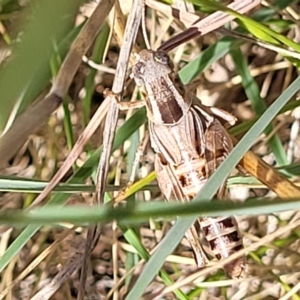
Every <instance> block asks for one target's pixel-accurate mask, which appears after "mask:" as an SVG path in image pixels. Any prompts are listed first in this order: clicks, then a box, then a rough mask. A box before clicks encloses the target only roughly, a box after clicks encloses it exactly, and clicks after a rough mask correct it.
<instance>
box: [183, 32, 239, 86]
mask: <svg viewBox="0 0 300 300" xmlns="http://www.w3.org/2000/svg"><path fill="white" fill-rule="evenodd" d="M241 43H242V42H241V41H237V40H236V39H234V38H230V37H223V38H221V39H220V40H218V41H217V42H216V43H215V44H214V45H212V46H210V47H208V48H207V49H205V50H204V51H203V52H202V53H201V54H200V55H199V56H198V57H197V58H196V59H194V60H192V61H191V62H189V63H188V64H187V65H186V66H185V67H184V68H182V69H181V70H180V71H179V76H180V79H181V80H182V82H183V84H187V83H189V82H191V81H192V80H193V79H195V78H196V77H197V76H198V75H199V74H200V73H202V72H203V71H205V70H206V69H207V68H208V67H209V66H211V65H212V64H213V63H214V62H216V61H217V60H218V59H220V58H221V57H223V56H224V55H225V54H227V53H228V52H229V51H230V49H231V48H232V47H233V45H238V44H241Z"/></svg>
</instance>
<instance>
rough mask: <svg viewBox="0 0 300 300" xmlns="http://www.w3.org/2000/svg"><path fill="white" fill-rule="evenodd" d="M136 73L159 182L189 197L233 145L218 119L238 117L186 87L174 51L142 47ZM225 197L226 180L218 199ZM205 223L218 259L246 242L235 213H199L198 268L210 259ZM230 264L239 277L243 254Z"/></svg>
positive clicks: (195, 234) (169, 194)
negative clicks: (173, 58)
mask: <svg viewBox="0 0 300 300" xmlns="http://www.w3.org/2000/svg"><path fill="white" fill-rule="evenodd" d="M132 74H133V77H134V79H135V81H136V83H137V85H139V86H143V87H144V88H145V90H146V94H147V95H146V100H145V106H146V109H147V117H148V119H149V133H150V140H151V146H152V148H153V149H154V151H155V153H156V156H155V171H156V176H157V180H158V185H159V187H160V189H161V191H162V193H163V194H164V196H165V198H166V199H167V200H168V201H171V200H179V201H182V202H187V201H190V200H191V199H193V198H194V197H195V196H196V195H197V194H198V192H199V191H200V190H201V188H202V187H203V185H204V184H205V182H206V181H207V178H208V177H209V176H210V175H211V174H212V173H213V172H214V171H215V170H216V168H217V167H218V166H219V165H220V163H221V162H222V161H223V160H224V159H225V157H226V156H227V154H228V153H229V152H230V151H231V149H232V147H233V145H232V141H231V138H230V136H229V135H228V133H227V131H226V129H225V128H224V127H223V125H222V124H221V122H220V121H219V120H218V119H223V120H230V123H231V124H234V122H235V118H234V117H233V116H231V115H229V114H228V113H226V112H224V111H222V110H220V109H216V108H213V111H212V110H211V109H210V108H209V107H205V106H203V105H201V103H200V100H199V99H197V98H196V97H195V96H194V95H192V94H191V93H189V92H186V90H185V88H184V86H183V85H182V83H181V82H180V79H179V77H178V75H177V73H175V72H174V71H173V66H172V62H171V60H170V58H169V56H168V55H167V54H166V53H165V52H163V51H152V50H142V51H141V52H140V53H139V55H137V63H136V65H135V66H134V68H133V73H132ZM225 196H226V189H225V183H224V184H223V186H222V187H221V188H220V190H219V192H218V194H217V198H218V199H222V198H224V197H225ZM200 228H201V229H202V231H203V233H204V236H205V238H206V240H207V242H208V243H209V245H210V248H211V250H212V252H213V253H214V254H215V256H216V257H217V258H218V259H223V258H226V257H229V256H230V254H231V253H234V252H235V251H238V250H240V249H241V248H242V247H243V246H242V238H241V235H240V233H239V231H238V228H237V225H236V221H235V219H234V218H233V217H223V218H208V217H203V218H201V219H200V218H199V219H198V220H197V221H196V223H195V224H194V225H193V226H192V227H191V228H190V229H189V230H188V232H187V233H186V237H187V239H188V240H189V243H190V245H191V247H192V249H193V252H194V255H195V259H196V262H197V265H198V266H199V267H203V266H204V265H205V263H206V262H207V257H206V255H205V253H204V251H203V248H202V246H201V241H200V238H201V229H200ZM225 269H226V271H227V272H228V274H229V275H230V276H231V277H240V276H241V275H242V273H243V269H244V257H241V258H239V259H237V260H235V261H233V262H232V263H230V264H228V265H226V266H225Z"/></svg>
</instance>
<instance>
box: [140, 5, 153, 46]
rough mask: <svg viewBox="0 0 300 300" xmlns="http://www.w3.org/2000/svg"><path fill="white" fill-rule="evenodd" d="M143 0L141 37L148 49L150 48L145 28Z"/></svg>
mask: <svg viewBox="0 0 300 300" xmlns="http://www.w3.org/2000/svg"><path fill="white" fill-rule="evenodd" d="M142 1H143V13H142V33H143V37H144V41H145V44H146V47H147V49H148V50H150V49H151V47H150V42H149V39H148V36H147V30H146V0H142Z"/></svg>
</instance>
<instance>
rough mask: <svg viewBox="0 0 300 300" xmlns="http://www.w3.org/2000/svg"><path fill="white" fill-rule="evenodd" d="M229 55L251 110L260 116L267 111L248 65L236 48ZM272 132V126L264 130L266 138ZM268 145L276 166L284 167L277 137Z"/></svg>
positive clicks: (283, 155) (284, 161)
mask: <svg viewBox="0 0 300 300" xmlns="http://www.w3.org/2000/svg"><path fill="white" fill-rule="evenodd" d="M230 54H231V57H232V60H233V62H234V65H235V69H236V70H237V72H238V74H239V75H240V76H241V78H242V85H243V87H244V90H245V93H246V95H247V97H248V99H249V100H250V102H251V105H252V107H253V110H254V111H255V113H256V114H257V115H259V116H260V115H262V114H263V112H264V111H265V110H266V109H267V105H266V103H265V102H264V100H263V99H262V98H261V97H260V91H259V88H258V85H257V83H256V82H255V80H254V78H253V77H252V76H251V74H250V72H249V68H248V64H247V61H246V59H245V57H244V54H243V53H242V51H241V50H240V49H238V48H236V49H232V50H231V52H230ZM272 131H273V126H272V125H269V126H267V128H266V130H265V134H266V135H267V136H268V135H269V134H270V133H271V132H272ZM268 144H269V145H270V148H271V150H272V153H274V155H275V158H276V162H277V163H278V165H286V164H287V163H288V160H287V156H286V153H285V149H284V147H283V145H282V144H281V141H280V139H279V137H278V135H277V134H275V135H273V136H272V137H271V138H270V140H269V142H268Z"/></svg>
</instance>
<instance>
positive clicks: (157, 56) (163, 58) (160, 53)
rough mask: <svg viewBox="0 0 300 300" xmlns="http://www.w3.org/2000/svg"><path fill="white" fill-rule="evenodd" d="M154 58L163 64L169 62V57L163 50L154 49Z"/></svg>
mask: <svg viewBox="0 0 300 300" xmlns="http://www.w3.org/2000/svg"><path fill="white" fill-rule="evenodd" d="M153 57H154V60H156V61H157V62H159V63H161V64H163V65H169V64H170V57H169V55H168V54H167V53H165V52H163V51H156V52H154V54H153Z"/></svg>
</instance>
